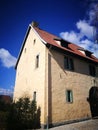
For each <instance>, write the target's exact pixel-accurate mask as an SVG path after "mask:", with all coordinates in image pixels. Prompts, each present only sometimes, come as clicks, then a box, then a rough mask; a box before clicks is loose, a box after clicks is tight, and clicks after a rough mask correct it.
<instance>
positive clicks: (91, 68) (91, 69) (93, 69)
mask: <svg viewBox="0 0 98 130" xmlns="http://www.w3.org/2000/svg"><path fill="white" fill-rule="evenodd" d="M89 74H90V75H91V76H96V69H95V66H93V65H89Z"/></svg>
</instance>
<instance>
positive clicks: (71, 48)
mask: <svg viewBox="0 0 98 130" xmlns="http://www.w3.org/2000/svg"><path fill="white" fill-rule="evenodd" d="M33 28H34V29H35V30H36V32H37V33H38V34H39V36H40V37H41V38H42V39H43V40H44V41H45V42H46V43H47V44H50V45H52V46H55V47H57V48H58V49H62V50H63V51H67V52H69V53H72V54H75V55H78V56H80V57H82V58H86V59H88V60H91V61H93V62H96V63H98V59H97V58H96V57H95V56H93V55H92V53H91V56H90V57H89V56H87V55H85V54H83V53H82V52H80V51H79V49H81V50H84V51H87V50H85V49H83V48H82V47H80V46H78V45H76V44H73V43H71V42H68V41H66V40H64V41H65V44H68V48H66V47H63V46H61V45H59V44H58V43H57V42H56V40H55V39H58V40H60V39H61V38H59V37H57V36H55V35H53V34H50V33H48V32H46V31H44V30H42V29H40V28H38V27H33ZM61 40H63V39H61ZM88 52H89V51H88Z"/></svg>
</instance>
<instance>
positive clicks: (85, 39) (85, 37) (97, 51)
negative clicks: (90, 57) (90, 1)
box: [60, 20, 98, 57]
mask: <svg viewBox="0 0 98 130" xmlns="http://www.w3.org/2000/svg"><path fill="white" fill-rule="evenodd" d="M76 28H77V29H78V31H79V32H78V33H77V32H76V31H73V30H72V31H70V32H61V33H60V36H61V37H62V38H63V39H65V40H67V41H70V42H72V43H75V44H77V45H79V46H81V47H83V48H84V49H87V50H89V51H92V52H93V53H94V55H95V56H96V57H98V44H95V43H94V42H93V41H92V40H93V27H92V26H90V25H89V23H87V21H85V20H80V21H78V22H77V23H76Z"/></svg>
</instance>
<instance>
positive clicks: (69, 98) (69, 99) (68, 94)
mask: <svg viewBox="0 0 98 130" xmlns="http://www.w3.org/2000/svg"><path fill="white" fill-rule="evenodd" d="M66 101H67V102H68V103H72V102H73V93H72V90H66Z"/></svg>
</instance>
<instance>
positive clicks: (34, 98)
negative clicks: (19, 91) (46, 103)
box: [33, 91, 36, 101]
mask: <svg viewBox="0 0 98 130" xmlns="http://www.w3.org/2000/svg"><path fill="white" fill-rule="evenodd" d="M33 100H34V101H36V91H34V93H33Z"/></svg>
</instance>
